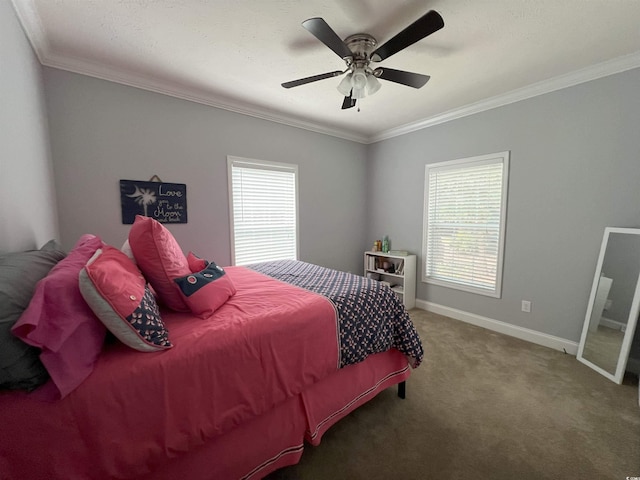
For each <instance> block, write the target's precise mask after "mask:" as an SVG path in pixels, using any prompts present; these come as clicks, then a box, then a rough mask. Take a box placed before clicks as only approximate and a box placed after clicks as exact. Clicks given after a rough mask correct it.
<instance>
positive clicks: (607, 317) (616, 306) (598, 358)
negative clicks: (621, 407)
mask: <svg viewBox="0 0 640 480" xmlns="http://www.w3.org/2000/svg"><path fill="white" fill-rule="evenodd" d="M639 292H640V229H637V228H612V227H608V228H606V229H605V232H604V238H603V239H602V246H601V247H600V255H599V256H598V263H597V265H596V273H595V277H594V279H593V285H592V287H591V295H590V297H589V304H588V307H587V314H586V317H585V321H584V327H583V330H582V337H581V339H580V345H579V347H578V355H577V358H578V360H579V361H581V362H582V363H584V364H586V365H588V366H590V367H591V368H593V369H594V370H596V371H598V372H599V373H601V374H602V375H604V376H605V377H607V378H609V379H611V380H613V381H614V382H616V383H622V379H623V376H624V373H625V369H626V366H627V360H628V356H629V350H630V348H631V342H632V340H633V334H634V331H635V328H636V324H637V321H638V310H639V307H640V293H639Z"/></svg>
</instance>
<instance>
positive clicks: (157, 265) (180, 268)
mask: <svg viewBox="0 0 640 480" xmlns="http://www.w3.org/2000/svg"><path fill="white" fill-rule="evenodd" d="M129 245H130V246H131V251H132V252H133V256H134V257H135V260H136V263H137V264H138V268H140V270H141V271H142V273H143V274H144V276H145V277H147V280H149V283H150V284H151V285H152V286H153V289H154V290H155V291H156V292H157V294H158V297H159V299H160V301H161V302H162V303H163V304H165V305H166V306H167V307H169V308H170V309H172V310H175V311H178V312H188V311H189V307H188V306H187V305H186V304H185V302H184V300H183V298H182V296H181V295H180V292H179V291H178V289H177V288H176V284H175V283H174V282H173V279H174V278H177V277H182V276H184V275H188V274H189V273H190V272H191V270H189V264H188V262H187V258H186V257H185V256H184V253H182V249H181V248H180V245H178V242H177V241H176V239H175V238H174V237H173V235H172V234H171V232H170V231H169V230H167V229H166V228H165V227H164V225H162V224H161V223H160V222H158V221H157V220H154V219H153V218H149V217H143V216H141V215H137V216H136V219H135V221H134V223H133V225H132V226H131V230H129Z"/></svg>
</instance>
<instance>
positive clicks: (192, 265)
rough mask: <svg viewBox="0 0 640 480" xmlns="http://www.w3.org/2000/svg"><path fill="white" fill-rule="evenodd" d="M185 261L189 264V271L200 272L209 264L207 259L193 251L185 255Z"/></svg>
mask: <svg viewBox="0 0 640 480" xmlns="http://www.w3.org/2000/svg"><path fill="white" fill-rule="evenodd" d="M187 263H188V264H189V270H191V273H196V272H201V271H202V270H204V269H205V268H207V265H209V262H208V261H206V260H205V259H204V258H200V257H199V256H197V255H196V254H195V253H193V252H189V255H187Z"/></svg>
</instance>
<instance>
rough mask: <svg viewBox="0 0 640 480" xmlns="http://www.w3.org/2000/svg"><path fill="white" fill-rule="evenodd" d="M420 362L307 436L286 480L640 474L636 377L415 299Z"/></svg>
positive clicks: (281, 477) (592, 478) (281, 476)
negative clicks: (605, 372) (604, 371)
mask: <svg viewBox="0 0 640 480" xmlns="http://www.w3.org/2000/svg"><path fill="white" fill-rule="evenodd" d="M411 317H412V319H413V321H414V323H415V325H416V327H417V328H418V330H419V332H420V336H421V337H422V340H423V343H424V346H425V362H424V363H423V364H422V366H420V367H419V368H418V369H416V370H415V371H414V372H413V374H412V376H411V377H410V378H409V380H408V382H407V398H406V399H405V400H401V399H399V398H398V397H397V395H396V389H395V388H391V389H387V390H385V391H384V392H381V393H380V394H379V395H378V396H377V397H376V398H374V399H373V400H371V401H370V402H369V403H367V404H366V405H364V406H362V407H361V408H359V409H358V410H356V411H355V412H353V413H352V414H351V415H349V416H348V417H346V418H345V419H343V420H342V421H341V422H339V423H338V424H337V425H335V426H334V427H332V428H331V430H329V432H327V433H326V434H325V436H324V437H323V440H322V444H321V445H320V446H318V447H311V446H307V447H306V448H305V452H304V455H303V457H302V460H301V462H300V463H299V464H298V465H295V466H292V467H287V468H284V469H281V470H278V471H277V472H274V473H272V474H271V475H269V476H268V477H267V478H268V479H269V480H285V479H300V480H314V479H349V480H352V479H355V480H357V479H367V480H375V479H385V480H386V479H407V480H414V479H415V480H423V479H437V480H447V479H466V478H469V479H473V480H484V479H487V480H488V479H491V480H501V479H505V480H506V479H509V480H512V479H519V480H522V479H554V480H555V479H567V480H569V479H588V480H597V479H620V480H623V479H625V478H626V477H628V476H638V477H640V407H639V406H638V385H637V377H632V376H629V377H628V378H625V382H624V384H623V385H616V384H615V383H613V382H611V381H610V380H607V379H606V378H604V377H602V376H601V375H599V374H598V373H596V372H594V371H592V370H591V369H589V368H588V367H587V366H585V365H583V364H582V363H580V362H578V361H577V360H576V359H575V357H574V356H571V355H566V354H564V353H561V352H557V351H555V350H551V349H549V348H545V347H540V346H537V345H534V344H531V343H528V342H525V341H522V340H518V339H515V338H512V337H508V336H505V335H501V334H498V333H494V332H491V331H489V330H485V329H482V328H479V327H475V326H472V325H468V324H465V323H463V322H460V321H457V320H452V319H449V318H446V317H443V316H440V315H436V314H432V313H429V312H425V311H422V310H412V311H411Z"/></svg>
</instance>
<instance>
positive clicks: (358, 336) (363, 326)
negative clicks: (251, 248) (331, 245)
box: [247, 260, 424, 368]
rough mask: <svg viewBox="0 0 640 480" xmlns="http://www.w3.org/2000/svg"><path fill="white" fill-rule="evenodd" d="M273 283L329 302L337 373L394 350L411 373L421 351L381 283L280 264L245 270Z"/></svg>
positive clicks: (415, 334)
mask: <svg viewBox="0 0 640 480" xmlns="http://www.w3.org/2000/svg"><path fill="white" fill-rule="evenodd" d="M247 267H248V268H251V269H252V270H255V271H257V272H260V273H263V274H265V275H268V276H270V277H273V278H275V279H277V280H281V281H283V282H287V283H290V284H292V285H296V286H298V287H301V288H304V289H306V290H309V291H312V292H315V293H318V294H320V295H323V296H325V297H326V298H328V299H329V300H330V301H331V302H332V303H333V304H334V306H335V308H336V311H337V313H338V329H339V338H340V367H344V366H346V365H351V364H354V363H358V362H361V361H363V360H364V359H365V358H367V356H369V355H371V354H373V353H379V352H384V351H386V350H389V349H390V348H392V347H393V348H395V349H397V350H398V351H400V352H401V353H404V354H405V355H406V356H407V357H408V358H409V361H410V362H411V365H412V366H413V367H414V368H415V367H417V366H418V365H420V363H421V362H422V359H423V356H424V351H423V348H422V343H421V341H420V337H419V336H418V332H417V331H416V329H415V327H414V325H413V323H412V322H411V319H410V318H409V314H408V313H407V311H406V309H405V308H404V306H403V305H402V302H401V301H400V300H399V299H398V297H397V296H396V294H395V293H394V292H393V291H392V290H391V289H390V288H389V287H387V286H385V285H382V284H381V283H380V282H378V281H375V280H370V279H368V278H364V277H361V276H358V275H354V274H352V273H346V272H340V271H338V270H331V269H329V268H325V267H320V266H318V265H313V264H310V263H305V262H296V261H292V260H279V261H273V262H264V263H256V264H253V265H247Z"/></svg>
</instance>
